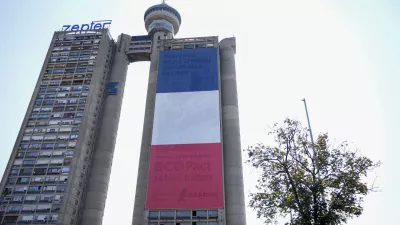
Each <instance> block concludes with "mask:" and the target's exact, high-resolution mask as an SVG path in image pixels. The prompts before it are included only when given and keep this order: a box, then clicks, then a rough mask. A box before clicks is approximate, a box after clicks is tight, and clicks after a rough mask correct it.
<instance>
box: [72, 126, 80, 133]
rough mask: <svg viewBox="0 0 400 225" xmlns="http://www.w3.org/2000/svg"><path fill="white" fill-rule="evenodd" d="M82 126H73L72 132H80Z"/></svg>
mask: <svg viewBox="0 0 400 225" xmlns="http://www.w3.org/2000/svg"><path fill="white" fill-rule="evenodd" d="M79 130H80V128H79V127H73V128H72V132H79Z"/></svg>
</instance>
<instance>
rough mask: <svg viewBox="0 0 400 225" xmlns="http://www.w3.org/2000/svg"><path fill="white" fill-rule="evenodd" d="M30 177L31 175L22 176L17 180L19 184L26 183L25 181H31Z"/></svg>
mask: <svg viewBox="0 0 400 225" xmlns="http://www.w3.org/2000/svg"><path fill="white" fill-rule="evenodd" d="M29 180H30V178H29V177H20V178H18V180H17V183H18V184H25V183H29Z"/></svg>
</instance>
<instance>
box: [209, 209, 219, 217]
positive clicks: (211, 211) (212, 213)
mask: <svg viewBox="0 0 400 225" xmlns="http://www.w3.org/2000/svg"><path fill="white" fill-rule="evenodd" d="M208 217H213V218H217V217H218V211H217V210H208Z"/></svg>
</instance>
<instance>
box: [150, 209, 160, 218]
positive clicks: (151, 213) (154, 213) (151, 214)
mask: <svg viewBox="0 0 400 225" xmlns="http://www.w3.org/2000/svg"><path fill="white" fill-rule="evenodd" d="M149 218H152V219H158V211H150V212H149Z"/></svg>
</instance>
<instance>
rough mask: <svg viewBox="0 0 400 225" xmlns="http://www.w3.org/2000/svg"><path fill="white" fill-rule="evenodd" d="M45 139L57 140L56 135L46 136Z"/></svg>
mask: <svg viewBox="0 0 400 225" xmlns="http://www.w3.org/2000/svg"><path fill="white" fill-rule="evenodd" d="M44 140H45V141H54V140H56V136H45V137H44Z"/></svg>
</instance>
